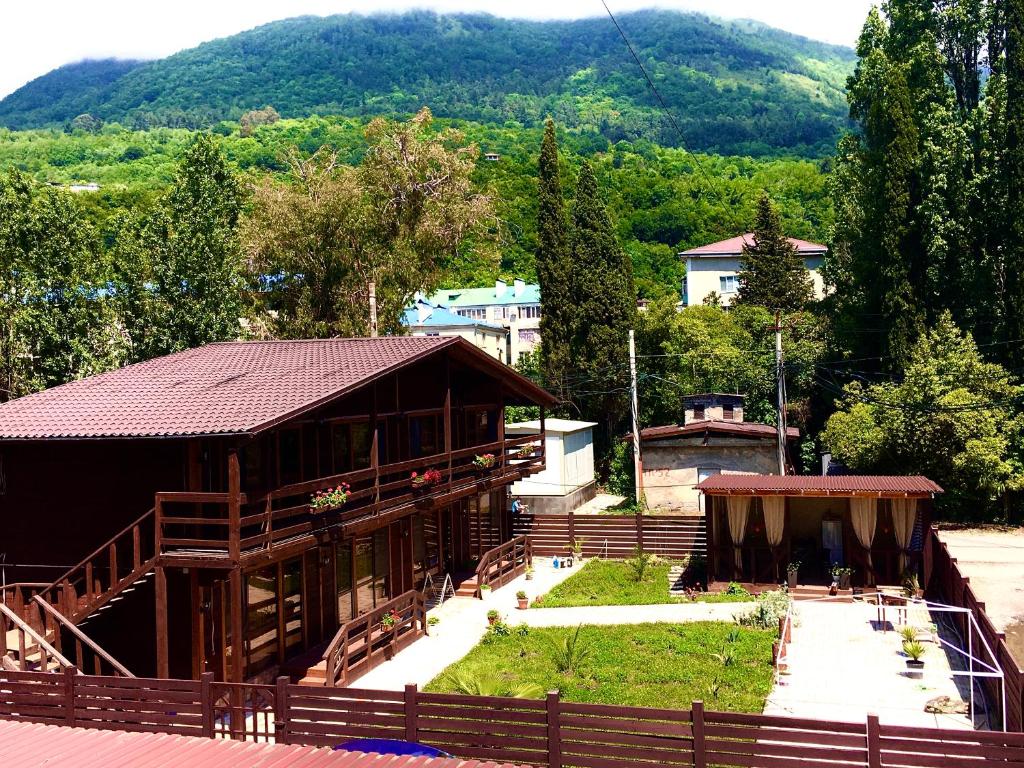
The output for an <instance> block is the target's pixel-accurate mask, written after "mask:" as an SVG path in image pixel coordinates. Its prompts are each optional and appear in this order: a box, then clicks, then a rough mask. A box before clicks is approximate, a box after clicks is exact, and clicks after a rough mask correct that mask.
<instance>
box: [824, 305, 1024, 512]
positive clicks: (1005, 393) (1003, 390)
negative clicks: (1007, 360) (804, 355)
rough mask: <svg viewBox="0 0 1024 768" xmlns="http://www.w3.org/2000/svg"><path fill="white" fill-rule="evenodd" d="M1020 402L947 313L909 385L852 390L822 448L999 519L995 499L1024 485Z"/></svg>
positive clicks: (950, 505)
mask: <svg viewBox="0 0 1024 768" xmlns="http://www.w3.org/2000/svg"><path fill="white" fill-rule="evenodd" d="M1021 394H1022V389H1021V387H1019V386H1018V385H1016V384H1014V383H1013V380H1012V378H1011V377H1010V375H1009V373H1008V372H1007V371H1006V370H1005V369H1004V368H1002V367H1001V366H1000V365H998V364H995V363H987V362H985V361H984V359H983V358H982V356H981V354H980V353H979V351H978V348H977V345H976V344H975V342H974V340H973V338H972V337H971V335H970V334H963V333H961V332H960V331H959V329H958V328H957V327H956V325H954V323H953V320H952V318H951V317H950V315H949V314H948V313H946V314H944V315H942V316H940V318H939V320H938V321H937V323H936V325H935V328H934V329H932V330H931V331H929V332H928V333H927V334H925V335H924V336H922V337H921V338H920V339H919V340H918V341H917V343H916V344H915V345H914V347H913V349H912V350H911V353H910V356H909V359H908V362H907V367H906V369H905V370H904V372H903V374H902V376H900V377H898V378H895V379H894V380H892V381H888V382H881V383H875V384H870V385H866V386H865V385H862V384H860V383H856V384H852V385H850V386H848V387H846V389H845V392H844V397H843V400H842V401H841V403H840V407H839V410H838V411H837V412H836V413H835V414H833V415H832V416H831V417H830V418H829V420H828V424H827V426H826V429H825V432H824V434H823V442H824V444H825V445H826V446H827V447H828V448H829V450H831V451H832V453H833V454H834V455H835V456H836V457H837V458H838V459H840V460H841V461H843V462H845V463H846V464H847V465H848V466H849V467H850V468H851V469H853V470H854V471H855V472H859V473H866V474H870V473H874V472H878V473H885V474H924V475H927V476H928V477H930V478H932V479H933V480H935V481H936V482H937V483H939V485H941V486H942V487H943V488H944V489H945V490H946V493H945V494H944V495H943V496H942V497H941V498H940V504H941V505H942V506H943V507H944V508H946V509H947V510H949V511H951V512H953V513H955V514H958V515H961V516H965V517H975V518H986V517H989V518H991V517H993V516H997V515H998V513H996V512H995V511H994V508H993V505H994V504H995V502H996V500H997V499H998V498H999V497H1000V496H1001V495H1002V494H1004V493H1005V492H1006V491H1008V490H1012V489H1017V488H1019V487H1020V486H1021V484H1022V481H1024V466H1022V464H1021V461H1020V456H1019V451H1020V448H1019V446H1020V437H1021V427H1022V423H1021V417H1020V415H1019V414H1018V413H1017V411H1016V403H1017V401H1018V400H1019V398H1020V396H1021Z"/></svg>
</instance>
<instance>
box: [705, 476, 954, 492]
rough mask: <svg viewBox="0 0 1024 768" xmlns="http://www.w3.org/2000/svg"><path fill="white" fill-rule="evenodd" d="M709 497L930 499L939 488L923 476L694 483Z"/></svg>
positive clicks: (752, 478) (739, 478) (738, 478)
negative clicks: (876, 497) (889, 497)
mask: <svg viewBox="0 0 1024 768" xmlns="http://www.w3.org/2000/svg"><path fill="white" fill-rule="evenodd" d="M697 489H698V490H700V491H703V492H704V493H707V494H711V495H728V494H739V495H751V496H769V495H771V496H895V497H900V496H930V495H932V494H933V493H942V488H940V487H939V486H938V485H936V484H935V483H934V482H932V481H931V480H929V479H928V478H927V477H925V476H924V475H739V474H737V475H726V474H721V475H712V476H711V477H709V478H706V479H704V480H702V481H701V482H700V483H698V484H697Z"/></svg>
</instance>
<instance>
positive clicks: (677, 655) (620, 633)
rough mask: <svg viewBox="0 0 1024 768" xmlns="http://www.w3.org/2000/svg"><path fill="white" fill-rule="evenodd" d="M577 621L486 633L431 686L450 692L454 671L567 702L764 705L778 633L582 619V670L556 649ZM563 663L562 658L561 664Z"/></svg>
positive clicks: (742, 708)
mask: <svg viewBox="0 0 1024 768" xmlns="http://www.w3.org/2000/svg"><path fill="white" fill-rule="evenodd" d="M576 631H577V628H576V627H573V628H566V627H545V628H542V629H530V630H529V631H528V633H526V634H519V630H518V629H517V628H512V631H511V633H510V634H509V635H506V636H499V635H495V634H489V635H488V636H487V637H485V639H484V640H483V641H482V642H481V643H480V644H479V645H477V646H476V647H475V648H474V649H473V650H472V651H470V652H469V653H468V654H467V655H466V656H465V657H463V658H462V659H461V660H460V661H458V662H456V663H455V664H453V665H451V666H450V667H448V669H446V670H445V671H444V672H442V673H441V674H440V675H439V676H438V677H436V678H435V679H434V680H432V681H431V682H430V683H429V684H428V685H427V687H426V690H428V691H434V692H439V693H451V692H454V691H455V690H456V686H455V683H454V678H456V677H462V678H463V679H465V677H466V676H469V677H478V678H488V679H492V680H498V681H500V682H501V683H503V684H505V685H506V686H508V687H510V688H514V687H518V686H524V685H531V686H537V687H539V689H540V690H544V691H550V690H555V689H557V690H559V691H560V692H561V694H562V698H563V699H565V700H567V701H574V702H581V703H596V704H617V705H623V706H644V707H659V708H687V707H689V706H690V704H691V703H692V702H693V701H694V700H695V699H701V700H703V701H704V702H705V705H706V706H707V707H708V708H709V709H719V710H728V711H734V712H760V711H761V709H762V707H763V706H764V701H765V698H766V697H767V696H768V693H769V692H770V690H771V685H772V667H771V648H772V640H773V637H774V635H773V633H772V632H769V631H763V630H755V629H746V628H741V627H735V626H733V625H732V624H726V623H724V622H695V623H692V624H630V625H614V626H601V627H596V626H583V627H582V628H579V632H580V639H579V642H580V643H582V644H583V645H584V646H585V647H586V649H587V653H586V654H585V658H584V661H583V662H582V664H581V666H580V668H579V670H578V672H577V673H575V674H572V673H562V672H559V671H558V667H557V659H558V657H559V648H560V646H564V642H565V640H566V638H568V637H570V636H571V635H572V634H573V633H575V632H576ZM563 666H564V665H563Z"/></svg>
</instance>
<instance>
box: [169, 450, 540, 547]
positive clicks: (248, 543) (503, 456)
mask: <svg viewBox="0 0 1024 768" xmlns="http://www.w3.org/2000/svg"><path fill="white" fill-rule="evenodd" d="M488 453H490V454H493V455H494V457H495V461H494V465H493V466H491V467H479V466H477V465H476V464H475V463H474V459H475V457H476V456H478V455H483V454H488ZM543 468H544V446H543V440H542V439H541V438H540V437H539V436H537V435H524V436H519V437H514V438H510V439H507V440H503V441H498V442H493V443H487V444H484V445H475V446H471V447H469V448H462V449H459V450H455V451H450V452H445V453H439V454H435V455H433V456H423V457H420V458H415V459H409V460H407V461H400V462H395V463H392V464H385V465H379V464H377V463H376V461H372V460H371V466H370V467H367V468H366V469H358V470H355V471H352V472H345V473H342V474H337V475H330V476H327V477H321V478H316V479H314V480H306V481H303V482H299V483H291V484H289V485H285V486H282V487H280V488H277V489H276V490H273V491H270V492H269V493H267V494H265V495H264V496H262V497H260V498H257V499H253V500H249V499H247V498H246V496H245V495H244V494H241V495H240V497H239V500H238V503H237V504H232V499H231V495H230V494H227V493H158V494H157V495H156V504H155V508H154V509H155V520H156V529H157V546H158V551H159V552H160V554H162V555H177V556H182V557H183V556H188V557H193V558H210V557H214V558H218V557H219V558H228V559H231V560H237V559H239V558H240V557H241V556H242V555H245V554H249V553H252V552H260V551H266V550H267V549H270V548H271V547H273V546H275V545H278V544H280V543H282V542H285V541H291V540H294V539H296V538H298V537H301V536H305V535H310V534H312V533H313V532H314V531H316V530H318V529H320V530H322V529H324V528H328V527H338V526H341V527H344V526H346V525H354V524H356V523H360V522H363V521H366V520H368V519H372V518H374V517H376V516H379V515H382V514H389V513H392V512H394V511H397V510H399V509H401V508H403V507H409V506H413V505H415V506H418V507H422V508H432V507H433V506H435V505H440V504H446V503H448V502H449V501H452V500H454V499H456V498H459V497H461V496H465V495H468V494H469V493H472V492H474V491H475V490H484V489H486V488H489V487H493V486H494V485H496V484H500V483H504V482H508V481H511V480H516V479H519V478H521V477H525V476H527V475H530V474H533V473H535V472H539V471H540V470H542V469H543ZM428 470H436V471H437V473H438V475H439V476H440V479H439V481H438V482H436V483H433V484H431V485H427V486H419V487H414V486H413V482H412V473H413V472H415V473H417V475H420V476H422V475H423V474H424V473H425V472H426V471H428ZM342 483H347V484H348V485H349V488H350V491H349V495H348V498H347V499H346V501H345V504H344V505H342V506H341V507H339V508H337V509H334V510H328V511H325V512H322V513H320V514H318V515H315V516H314V515H312V514H311V513H310V508H309V500H310V497H311V496H312V495H313V494H315V493H316V492H317V491H321V490H325V489H328V488H334V487H336V486H338V485H341V484H342ZM234 510H237V512H235V511H234ZM233 518H234V519H233Z"/></svg>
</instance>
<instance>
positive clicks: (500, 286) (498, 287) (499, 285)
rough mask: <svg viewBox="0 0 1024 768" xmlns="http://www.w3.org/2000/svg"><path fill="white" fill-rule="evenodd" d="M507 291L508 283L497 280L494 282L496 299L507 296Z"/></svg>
mask: <svg viewBox="0 0 1024 768" xmlns="http://www.w3.org/2000/svg"><path fill="white" fill-rule="evenodd" d="M507 290H508V283H506V282H505V281H504V280H495V281H494V295H495V297H496V298H499V299H500V298H501V297H502V296H504V295H505V291H507Z"/></svg>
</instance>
